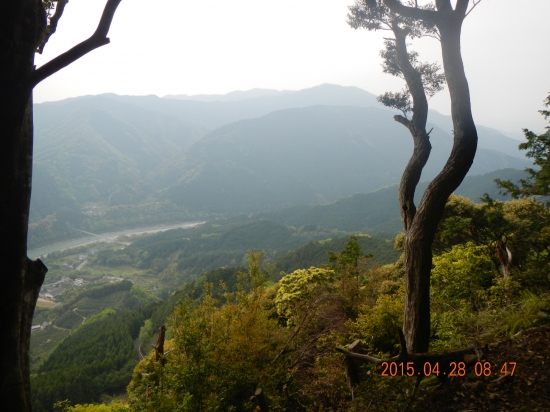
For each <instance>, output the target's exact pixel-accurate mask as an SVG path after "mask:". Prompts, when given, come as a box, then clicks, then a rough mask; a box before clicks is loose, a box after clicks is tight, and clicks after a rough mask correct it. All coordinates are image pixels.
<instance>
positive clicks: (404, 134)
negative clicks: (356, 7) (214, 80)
mask: <svg viewBox="0 0 550 412" xmlns="http://www.w3.org/2000/svg"><path fill="white" fill-rule="evenodd" d="M34 123H35V157H34V164H35V169H34V170H35V171H34V178H33V189H34V191H33V197H32V204H31V217H32V219H33V221H39V220H40V219H43V218H45V217H46V216H48V215H52V214H55V213H56V212H57V211H59V210H61V209H67V208H69V209H72V210H75V211H78V210H80V209H81V208H82V206H83V205H94V204H97V205H102V206H104V207H116V206H121V205H139V204H148V203H151V202H152V203H158V202H161V203H162V202H163V204H173V205H174V207H176V208H179V209H178V210H180V211H187V212H188V213H190V214H193V213H199V212H201V213H214V214H227V213H250V212H264V211H268V210H275V209H277V208H281V207H286V206H290V205H295V204H300V203H302V204H316V203H328V202H333V201H335V200H336V199H338V198H343V197H347V196H350V195H352V194H354V193H367V192H370V191H373V190H376V189H379V188H381V187H385V186H389V185H392V184H395V183H397V182H398V181H399V179H400V176H401V173H402V170H403V168H404V166H405V164H406V162H407V160H408V158H409V156H410V152H411V150H412V142H411V138H410V136H409V135H408V131H407V130H406V129H405V128H404V127H403V126H401V125H400V124H397V123H396V122H395V121H394V120H393V113H392V111H390V110H387V109H386V108H383V107H381V106H380V105H379V104H378V103H377V102H376V98H375V96H374V95H372V94H370V93H368V92H366V91H364V90H361V89H359V88H355V87H342V86H335V85H321V86H317V87H313V88H310V89H305V90H300V91H283V92H278V91H273V90H265V89H254V90H251V91H247V92H233V93H229V94H227V95H224V96H170V97H165V98H159V97H156V96H117V95H114V94H106V95H100V96H84V97H78V98H72V99H67V100H63V101H59V102H52V103H42V104H37V105H35V117H34ZM430 123H431V125H430V127H432V126H433V127H434V130H433V131H432V133H431V141H432V145H433V150H432V155H431V158H430V161H429V163H428V165H427V166H426V169H425V171H424V173H423V176H422V180H429V179H431V178H433V177H434V176H435V175H436V173H437V172H438V171H439V170H440V169H441V167H442V165H443V164H444V162H445V160H446V158H447V156H448V153H449V152H450V148H451V145H452V137H451V134H450V133H451V129H452V122H451V121H450V117H449V116H443V115H441V114H439V113H437V112H430ZM478 132H479V149H478V154H477V156H476V160H475V162H474V165H473V166H472V169H471V170H470V175H476V174H483V173H488V172H492V171H494V170H497V169H502V168H506V167H508V168H516V169H523V168H525V167H527V166H529V165H530V162H528V161H527V160H526V159H525V158H524V156H523V154H522V153H521V152H520V151H519V150H518V149H517V145H518V144H519V142H518V141H516V140H514V139H510V138H508V137H506V136H504V135H503V134H502V133H500V132H498V131H497V130H495V129H491V128H487V127H483V126H479V127H478ZM166 202H168V203H166ZM187 212H185V213H187ZM180 215H181V214H180ZM180 215H178V216H180Z"/></svg>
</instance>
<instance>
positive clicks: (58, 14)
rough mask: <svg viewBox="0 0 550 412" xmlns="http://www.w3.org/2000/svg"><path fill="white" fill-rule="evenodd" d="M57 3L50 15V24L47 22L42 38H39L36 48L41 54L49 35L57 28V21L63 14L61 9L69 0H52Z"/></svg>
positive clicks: (63, 8)
mask: <svg viewBox="0 0 550 412" xmlns="http://www.w3.org/2000/svg"><path fill="white" fill-rule="evenodd" d="M54 1H55V2H56V3H57V5H56V6H55V13H54V14H53V16H52V17H50V19H49V20H50V24H48V25H47V26H46V27H45V28H44V31H43V32H42V36H41V37H42V38H41V39H40V40H39V43H38V48H37V49H36V52H37V53H40V54H42V52H43V51H44V46H45V45H46V43H47V42H48V40H49V39H50V37H51V35H52V34H54V33H55V30H56V29H57V23H58V22H59V19H60V18H61V16H62V15H63V11H64V10H65V6H66V5H67V3H68V2H69V0H54Z"/></svg>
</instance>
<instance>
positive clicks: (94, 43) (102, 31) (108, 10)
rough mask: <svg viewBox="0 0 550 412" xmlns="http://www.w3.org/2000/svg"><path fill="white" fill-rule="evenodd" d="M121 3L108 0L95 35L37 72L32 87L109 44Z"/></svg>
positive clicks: (34, 74) (115, 0)
mask: <svg viewBox="0 0 550 412" xmlns="http://www.w3.org/2000/svg"><path fill="white" fill-rule="evenodd" d="M120 2H121V0H108V1H107V4H106V5H105V9H104V10H103V14H102V15H101V20H100V21H99V24H98V26H97V29H96V31H95V33H94V34H93V35H92V36H91V37H89V38H88V39H87V40H84V41H83V42H81V43H79V44H77V45H76V46H74V47H73V48H72V49H70V50H68V51H66V52H65V53H63V54H60V55H59V56H57V57H56V58H54V59H53V60H51V61H49V62H48V63H46V64H45V65H43V66H42V67H40V68H39V69H37V70H35V71H34V73H33V75H32V78H31V86H32V87H35V86H36V85H37V84H38V83H40V82H41V81H42V80H44V79H46V78H47V77H49V76H51V75H52V74H54V73H56V72H58V71H59V70H61V69H63V68H64V67H66V66H68V65H70V64H71V63H73V62H75V61H76V60H78V59H80V58H81V57H82V56H84V55H85V54H87V53H89V52H91V51H92V50H95V49H97V48H98V47H101V46H104V45H106V44H109V38H108V37H107V34H108V32H109V28H110V27H111V22H112V21H113V17H114V15H115V11H116V9H117V7H118V5H119V4H120Z"/></svg>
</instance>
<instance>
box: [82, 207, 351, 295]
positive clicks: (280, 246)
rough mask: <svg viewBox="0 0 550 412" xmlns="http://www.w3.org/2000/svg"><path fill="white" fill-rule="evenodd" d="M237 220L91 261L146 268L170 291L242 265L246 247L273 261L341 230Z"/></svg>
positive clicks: (147, 240)
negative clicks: (220, 270) (214, 273)
mask: <svg viewBox="0 0 550 412" xmlns="http://www.w3.org/2000/svg"><path fill="white" fill-rule="evenodd" d="M241 219H243V220H244V221H241V222H237V221H234V220H233V221H232V220H224V219H220V220H217V221H216V220H214V221H210V222H208V223H206V224H204V225H202V226H200V227H197V228H193V229H187V230H179V229H176V230H170V231H167V232H163V233H159V234H156V235H152V236H149V237H147V238H145V239H142V240H138V241H136V242H134V243H132V244H131V245H130V246H128V247H126V248H124V249H122V250H115V251H104V252H100V253H98V254H97V256H96V257H95V258H94V260H93V262H92V265H98V266H104V267H117V266H124V265H130V266H135V267H136V268H142V269H146V270H148V271H149V272H151V273H152V274H154V276H156V277H157V279H159V280H161V282H162V283H163V285H164V286H165V287H167V288H171V289H172V290H174V289H175V288H177V287H180V286H181V285H183V284H184V283H185V282H187V281H190V280H192V279H193V278H194V277H196V276H198V275H200V274H201V273H203V272H206V271H209V270H215V269H218V268H220V267H224V266H233V267H235V266H242V265H244V264H245V263H246V253H247V251H248V250H249V249H255V250H265V251H266V253H267V256H268V259H269V261H273V260H275V259H276V257H278V256H279V255H280V254H281V253H285V252H288V251H291V250H294V249H296V248H298V247H300V246H302V245H304V244H305V243H307V242H308V241H310V240H320V239H326V238H328V237H332V236H338V235H343V234H344V232H339V231H329V230H325V229H322V228H319V229H316V230H312V231H308V230H298V229H295V228H291V227H288V226H285V225H283V224H280V223H275V222H273V221H271V220H250V221H249V220H248V218H245V217H243V218H241ZM237 220H238V219H237Z"/></svg>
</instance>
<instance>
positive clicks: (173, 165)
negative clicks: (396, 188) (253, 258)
mask: <svg viewBox="0 0 550 412" xmlns="http://www.w3.org/2000/svg"><path fill="white" fill-rule="evenodd" d="M430 136H431V143H432V146H433V149H432V156H431V157H430V160H429V161H428V164H427V165H426V168H425V169H424V173H423V179H425V180H427V179H430V178H433V177H434V176H435V175H436V173H437V172H439V170H441V167H442V165H443V164H444V162H445V161H446V159H447V157H448V154H449V152H450V149H451V146H452V138H451V136H450V135H449V134H448V133H446V132H444V131H443V130H441V129H438V128H435V129H434V131H433V132H432V134H431V135H430ZM411 151H412V142H411V139H410V136H408V135H407V130H406V129H405V128H403V127H402V126H401V125H400V124H398V123H396V122H394V121H393V119H392V118H391V116H387V111H385V110H383V109H377V108H372V107H371V108H358V107H330V106H312V107H307V108H302V109H287V110H281V111H277V112H273V113H270V114H268V115H266V116H264V117H261V118H258V119H252V120H243V121H240V122H236V123H232V124H230V125H226V126H223V127H221V128H219V129H217V130H215V131H213V132H211V133H209V134H207V135H206V136H204V137H203V138H202V139H201V140H200V141H198V142H196V143H194V144H193V145H192V146H190V147H189V148H188V149H186V150H185V151H184V152H183V153H182V154H181V155H180V156H179V157H177V158H174V159H173V160H172V161H171V162H170V163H166V164H165V165H163V167H162V168H161V169H159V172H158V175H155V176H156V178H157V179H158V184H159V185H163V186H166V187H167V191H166V196H167V197H168V198H169V199H170V200H171V201H172V202H174V203H176V204H178V205H181V206H185V207H186V208H188V209H190V210H204V211H207V212H217V213H239V212H244V213H249V212H260V211H265V210H273V209H277V208H281V207H284V206H289V205H293V204H297V203H303V204H315V203H325V202H330V201H334V200H336V199H338V198H341V197H346V196H349V195H351V194H353V193H358V192H359V193H366V192H370V191H372V190H375V189H378V188H381V187H384V186H388V185H390V184H393V183H397V182H398V181H399V179H400V177H401V173H402V171H403V168H404V165H405V164H406V163H407V161H408V158H409V156H410V153H411ZM479 153H480V155H479V156H478V157H477V158H476V161H475V162H474V165H473V166H472V168H471V170H470V174H471V175H473V174H478V173H487V172H490V171H493V170H496V169H500V168H503V167H516V168H520V169H521V168H523V167H524V166H526V165H527V162H526V161H524V160H521V159H519V158H516V157H511V156H507V155H504V154H502V153H498V152H494V151H490V150H487V149H479Z"/></svg>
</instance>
